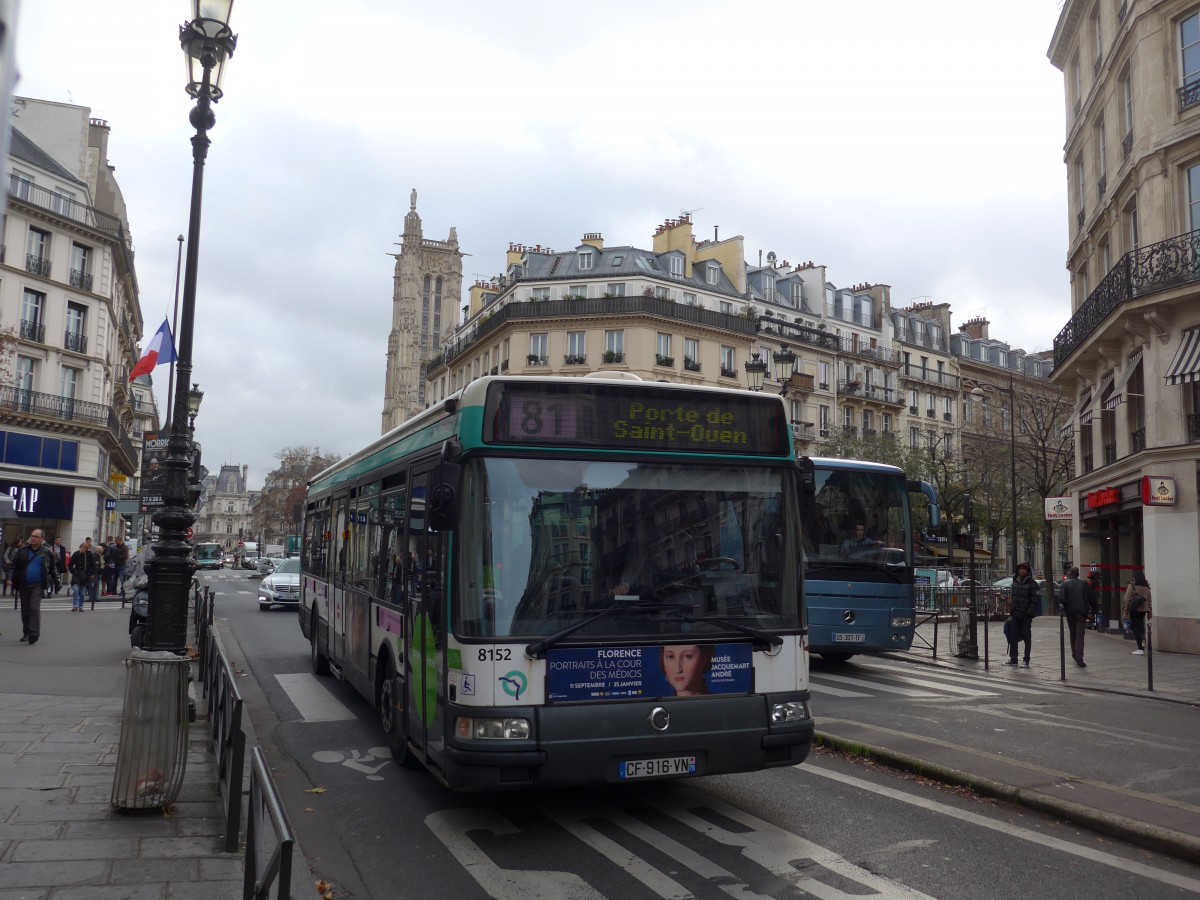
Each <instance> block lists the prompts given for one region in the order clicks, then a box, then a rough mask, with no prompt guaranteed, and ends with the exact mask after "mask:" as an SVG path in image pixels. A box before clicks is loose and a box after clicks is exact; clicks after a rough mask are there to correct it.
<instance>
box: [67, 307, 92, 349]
mask: <svg viewBox="0 0 1200 900" xmlns="http://www.w3.org/2000/svg"><path fill="white" fill-rule="evenodd" d="M86 329H87V307H86V306H81V305H80V304H78V303H68V304H67V332H66V335H65V336H64V337H65V339H64V341H63V343H64V346H65V347H66V349H68V350H74V351H75V352H76V353H87V334H86Z"/></svg>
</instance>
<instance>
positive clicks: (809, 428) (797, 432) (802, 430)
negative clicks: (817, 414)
mask: <svg viewBox="0 0 1200 900" xmlns="http://www.w3.org/2000/svg"><path fill="white" fill-rule="evenodd" d="M816 436H817V432H816V429H815V428H814V427H813V423H812V422H792V437H793V438H794V439H796V440H798V441H811V440H815V439H816Z"/></svg>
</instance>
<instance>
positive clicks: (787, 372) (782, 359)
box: [774, 344, 796, 383]
mask: <svg viewBox="0 0 1200 900" xmlns="http://www.w3.org/2000/svg"><path fill="white" fill-rule="evenodd" d="M774 362H775V380H776V381H779V382H784V383H786V382H787V380H788V379H789V378H791V377H792V374H793V373H794V372H795V371H796V354H795V353H793V352H792V351H791V350H790V349H789V348H788V346H787V344H783V345H781V346H780V348H779V349H778V350H776V351H775V358H774Z"/></svg>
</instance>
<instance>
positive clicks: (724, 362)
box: [721, 345, 737, 376]
mask: <svg viewBox="0 0 1200 900" xmlns="http://www.w3.org/2000/svg"><path fill="white" fill-rule="evenodd" d="M721 374H722V375H730V376H736V374H737V373H736V371H735V370H734V368H733V348H732V347H726V346H724V345H722V346H721Z"/></svg>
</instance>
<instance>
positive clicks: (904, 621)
mask: <svg viewBox="0 0 1200 900" xmlns="http://www.w3.org/2000/svg"><path fill="white" fill-rule="evenodd" d="M912 624H913V617H912V616H892V627H893V628H912Z"/></svg>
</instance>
